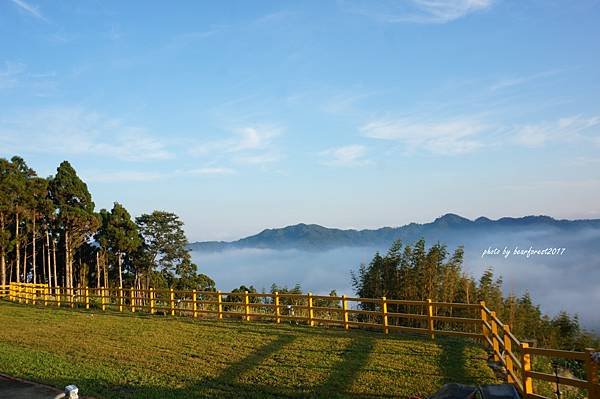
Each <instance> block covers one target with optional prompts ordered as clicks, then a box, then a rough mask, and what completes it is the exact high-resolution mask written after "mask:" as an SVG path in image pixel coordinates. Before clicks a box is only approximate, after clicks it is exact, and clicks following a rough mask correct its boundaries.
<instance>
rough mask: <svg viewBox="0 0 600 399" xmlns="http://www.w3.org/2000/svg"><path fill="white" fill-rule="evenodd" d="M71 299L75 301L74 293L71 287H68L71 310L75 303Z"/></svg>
mask: <svg viewBox="0 0 600 399" xmlns="http://www.w3.org/2000/svg"><path fill="white" fill-rule="evenodd" d="M73 299H75V292H74V291H73V287H70V288H69V306H70V307H72V308H74V307H75V301H74V300H73Z"/></svg>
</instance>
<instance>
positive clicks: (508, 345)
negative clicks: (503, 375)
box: [504, 324, 515, 384]
mask: <svg viewBox="0 0 600 399" xmlns="http://www.w3.org/2000/svg"><path fill="white" fill-rule="evenodd" d="M509 335H510V326H509V325H508V324H505V325H504V353H505V359H504V362H505V365H506V371H507V374H508V375H507V381H508V382H509V383H510V384H512V383H514V382H515V380H514V378H513V377H512V374H511V373H514V372H515V370H514V368H513V360H512V357H510V354H512V342H511V340H510V336H509Z"/></svg>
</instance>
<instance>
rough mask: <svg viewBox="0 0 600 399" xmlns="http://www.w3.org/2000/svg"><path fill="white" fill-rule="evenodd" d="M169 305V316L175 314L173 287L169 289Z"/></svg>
mask: <svg viewBox="0 0 600 399" xmlns="http://www.w3.org/2000/svg"><path fill="white" fill-rule="evenodd" d="M169 305H170V308H171V316H175V292H174V291H173V288H170V289H169Z"/></svg>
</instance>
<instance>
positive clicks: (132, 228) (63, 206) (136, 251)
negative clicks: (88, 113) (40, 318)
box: [0, 156, 215, 290]
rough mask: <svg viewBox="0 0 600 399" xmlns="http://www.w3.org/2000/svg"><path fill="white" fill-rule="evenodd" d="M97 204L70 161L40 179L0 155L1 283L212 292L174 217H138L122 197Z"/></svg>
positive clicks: (18, 160) (160, 214) (15, 159)
mask: <svg viewBox="0 0 600 399" xmlns="http://www.w3.org/2000/svg"><path fill="white" fill-rule="evenodd" d="M94 208H95V205H94V202H93V201H92V196H91V194H90V192H89V191H88V188H87V185H86V184H85V183H84V182H83V181H82V180H81V179H80V178H79V177H78V176H77V173H76V171H75V169H74V168H73V167H72V166H71V165H70V164H69V162H67V161H64V162H62V163H61V164H60V166H59V167H58V168H57V170H56V174H55V175H54V176H50V177H48V178H42V177H38V176H37V173H36V172H35V171H34V170H33V169H32V168H30V167H29V166H28V165H27V163H26V162H25V161H24V160H23V159H22V158H20V157H18V156H15V157H13V158H11V159H10V160H7V159H4V158H0V284H2V285H5V284H8V283H9V282H11V281H14V282H33V283H47V284H50V285H53V286H64V287H67V288H73V287H85V286H90V287H93V286H97V287H101V286H103V287H124V286H128V287H137V288H148V287H150V286H152V287H155V288H165V287H174V288H180V289H203V290H212V289H214V285H215V284H214V281H212V280H211V279H210V278H209V277H207V276H205V275H202V274H198V272H197V266H196V265H195V264H194V263H192V261H191V257H190V255H189V253H188V251H187V250H186V247H185V246H186V244H187V239H186V237H185V234H184V232H183V229H182V227H183V222H181V220H180V219H179V217H178V216H177V215H175V214H173V213H169V212H163V211H154V212H152V213H151V214H144V215H141V216H140V217H138V218H136V219H135V220H133V219H132V218H131V216H130V215H129V213H128V212H127V210H126V209H125V208H124V207H123V206H122V205H121V204H119V203H117V202H115V203H114V206H113V208H112V209H111V210H106V209H101V210H100V211H99V212H95V210H94Z"/></svg>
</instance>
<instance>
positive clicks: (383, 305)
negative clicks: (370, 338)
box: [381, 296, 390, 334]
mask: <svg viewBox="0 0 600 399" xmlns="http://www.w3.org/2000/svg"><path fill="white" fill-rule="evenodd" d="M381 317H382V323H383V332H384V333H385V334H388V333H389V332H390V329H389V327H388V311H387V299H386V298H385V297H384V296H383V297H381Z"/></svg>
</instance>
